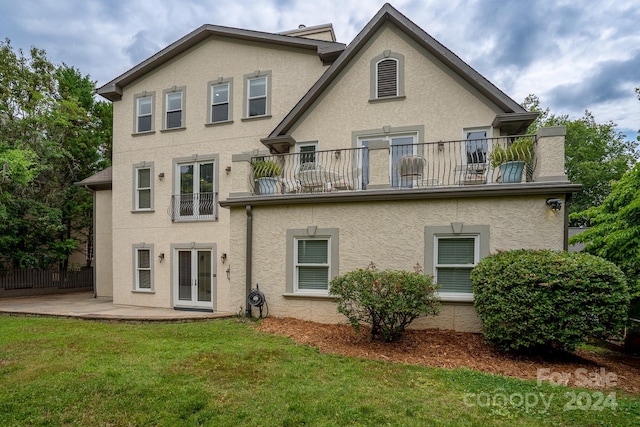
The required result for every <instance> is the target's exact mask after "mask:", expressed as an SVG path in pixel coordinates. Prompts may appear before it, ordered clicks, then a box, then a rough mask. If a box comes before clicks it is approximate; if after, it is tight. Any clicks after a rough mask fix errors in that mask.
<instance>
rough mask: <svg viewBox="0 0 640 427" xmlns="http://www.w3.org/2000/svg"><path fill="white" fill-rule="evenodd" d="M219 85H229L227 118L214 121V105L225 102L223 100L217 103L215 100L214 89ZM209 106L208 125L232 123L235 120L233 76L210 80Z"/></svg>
mask: <svg viewBox="0 0 640 427" xmlns="http://www.w3.org/2000/svg"><path fill="white" fill-rule="evenodd" d="M218 86H227V94H228V96H227V102H226V104H227V120H218V121H215V122H214V121H213V107H214V105H220V104H225V103H222V102H219V103H215V102H214V96H213V90H214V88H215V87H218ZM208 104H209V105H208V106H207V110H208V112H209V114H208V117H207V123H206V124H207V125H217V124H222V123H231V122H233V78H228V79H224V78H222V77H220V78H219V79H218V80H215V81H210V82H209V98H208Z"/></svg>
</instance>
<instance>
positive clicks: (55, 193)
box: [0, 39, 112, 268]
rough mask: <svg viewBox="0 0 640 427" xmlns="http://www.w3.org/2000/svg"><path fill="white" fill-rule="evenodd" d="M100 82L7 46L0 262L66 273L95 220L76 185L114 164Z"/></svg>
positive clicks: (1, 79)
mask: <svg viewBox="0 0 640 427" xmlns="http://www.w3.org/2000/svg"><path fill="white" fill-rule="evenodd" d="M93 91H94V82H92V81H91V80H90V78H89V76H83V75H82V74H81V73H80V72H79V71H78V70H76V69H75V68H73V67H69V66H67V65H65V64H62V65H59V66H56V65H54V64H52V63H51V62H50V61H49V60H48V59H47V57H46V54H45V52H44V51H43V50H40V49H37V48H31V50H30V52H29V55H28V56H25V55H24V54H23V52H22V51H21V50H18V51H17V52H16V51H14V49H13V47H12V46H11V43H10V41H9V40H8V39H7V40H5V41H4V42H0V124H1V126H0V161H1V162H2V165H3V166H2V171H1V173H0V220H1V221H0V263H5V264H10V265H14V266H17V267H40V268H44V267H49V266H52V265H57V264H59V265H61V266H62V267H66V263H67V259H68V256H69V254H70V253H71V252H72V251H73V250H74V249H75V248H76V247H77V246H78V241H77V240H76V238H75V237H77V235H78V233H77V230H76V229H82V230H86V229H87V227H90V225H91V224H90V221H91V218H92V215H91V211H92V200H91V197H90V195H89V194H88V193H87V192H86V191H85V190H82V189H80V188H77V187H75V186H74V185H73V183H74V182H77V181H80V180H82V179H84V178H86V177H88V176H90V175H92V174H93V173H95V172H96V171H98V170H100V169H102V168H104V167H105V166H107V165H108V164H109V163H110V155H111V129H110V127H111V111H112V109H111V105H110V104H108V103H106V102H95V100H94V97H93Z"/></svg>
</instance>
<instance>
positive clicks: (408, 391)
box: [0, 316, 640, 426]
mask: <svg viewBox="0 0 640 427" xmlns="http://www.w3.org/2000/svg"><path fill="white" fill-rule="evenodd" d="M540 396H544V398H545V401H547V402H548V401H549V399H551V404H550V406H549V407H548V410H547V409H545V406H544V404H543V402H542V401H541V400H540ZM607 396H609V392H606V393H605V394H604V395H603V396H602V399H600V395H598V394H597V392H595V391H593V390H582V389H569V388H565V387H562V386H552V385H547V384H543V385H538V384H537V383H536V382H535V381H521V380H516V379H511V378H503V377H498V376H493V375H488V374H482V373H478V372H473V371H470V370H443V369H430V368H424V367H418V366H410V365H402V364H389V363H383V362H376V361H369V360H361V359H355V358H349V357H342V356H336V355H330V354H320V353H319V352H318V351H317V350H316V349H314V348H310V347H306V346H302V345H297V344H295V343H293V342H292V341H290V340H289V339H287V338H283V337H277V336H271V335H266V334H263V333H260V332H257V331H256V330H255V329H254V328H253V327H252V326H251V325H250V324H246V323H241V322H237V321H235V320H224V321H209V322H196V323H177V324H122V323H99V322H89V321H82V320H71V319H51V318H27V317H12V316H0V425H2V426H23V425H24V426H26V425H28V426H32V425H33V426H39V425H41V426H58V425H92V426H93V425H113V426H122V425H133V426H147V425H149V426H155V425H161V426H182V425H184V426H196V425H212V426H238V425H255V426H300V425H307V426H309V425H312V426H382V425H397V426H413V425H415V426H426V425H455V426H460V425H470V426H474V425H477V426H487V425H504V426H510V425H514V424H518V425H522V426H539V425H581V426H588V425H598V426H599V425H611V426H620V425H640V397H639V396H633V395H629V394H625V393H623V392H621V391H616V392H615V399H612V398H611V397H610V398H609V399H608V400H605V398H606V397H607ZM534 397H535V398H536V399H537V403H536V402H534ZM572 397H573V398H574V400H575V402H574V405H573V406H574V408H571V399H572ZM597 400H601V402H600V405H595V403H597ZM527 402H528V404H527ZM534 403H535V404H534ZM614 403H615V405H614ZM568 404H569V405H568ZM594 405H595V407H594Z"/></svg>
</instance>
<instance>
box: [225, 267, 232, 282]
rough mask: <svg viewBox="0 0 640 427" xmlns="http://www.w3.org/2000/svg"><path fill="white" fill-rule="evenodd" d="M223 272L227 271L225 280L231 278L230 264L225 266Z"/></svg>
mask: <svg viewBox="0 0 640 427" xmlns="http://www.w3.org/2000/svg"><path fill="white" fill-rule="evenodd" d="M225 273H227V280H231V266H229V267H227V269H226V270H225Z"/></svg>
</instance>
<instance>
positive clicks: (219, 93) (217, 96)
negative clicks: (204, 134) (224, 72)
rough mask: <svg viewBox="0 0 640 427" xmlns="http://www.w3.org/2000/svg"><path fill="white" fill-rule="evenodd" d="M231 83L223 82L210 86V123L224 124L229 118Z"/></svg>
mask: <svg viewBox="0 0 640 427" xmlns="http://www.w3.org/2000/svg"><path fill="white" fill-rule="evenodd" d="M230 93H231V83H230V82H223V83H220V84H214V85H211V93H210V96H211V117H210V120H211V123H218V122H226V121H228V120H231V116H230V108H229V107H230V102H229V99H230Z"/></svg>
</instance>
